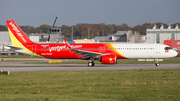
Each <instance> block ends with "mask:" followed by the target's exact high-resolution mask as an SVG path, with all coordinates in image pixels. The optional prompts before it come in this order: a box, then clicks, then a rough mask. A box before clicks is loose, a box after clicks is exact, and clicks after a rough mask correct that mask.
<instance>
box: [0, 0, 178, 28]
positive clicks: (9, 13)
mask: <svg viewBox="0 0 180 101" xmlns="http://www.w3.org/2000/svg"><path fill="white" fill-rule="evenodd" d="M179 5H180V0H0V25H6V20H14V21H15V22H16V23H17V24H18V25H21V26H24V25H30V26H34V27H39V26H40V25H42V24H48V25H50V26H52V25H53V23H54V20H55V17H56V16H57V17H58V19H57V22H56V24H55V26H62V25H66V26H72V25H77V24H78V23H89V24H99V23H105V24H116V25H122V24H123V23H126V24H127V25H128V26H130V27H134V26H136V25H142V24H144V23H157V22H163V23H166V24H174V23H180V6H179Z"/></svg>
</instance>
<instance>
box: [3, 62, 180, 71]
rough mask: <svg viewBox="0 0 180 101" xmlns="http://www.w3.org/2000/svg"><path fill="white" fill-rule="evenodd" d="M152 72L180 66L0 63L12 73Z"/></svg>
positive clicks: (179, 66)
mask: <svg viewBox="0 0 180 101" xmlns="http://www.w3.org/2000/svg"><path fill="white" fill-rule="evenodd" d="M140 69H143V70H151V69H155V70H157V69H180V64H160V66H158V67H156V66H155V65H154V64H115V65H104V64H95V66H94V67H88V66H87V64H24V62H0V70H7V71H10V72H37V71H95V70H140Z"/></svg>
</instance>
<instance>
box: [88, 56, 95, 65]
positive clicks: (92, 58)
mask: <svg viewBox="0 0 180 101" xmlns="http://www.w3.org/2000/svg"><path fill="white" fill-rule="evenodd" d="M93 61H94V57H91V58H90V62H88V66H89V67H92V66H94V62H93Z"/></svg>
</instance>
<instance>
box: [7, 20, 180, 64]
mask: <svg viewBox="0 0 180 101" xmlns="http://www.w3.org/2000/svg"><path fill="white" fill-rule="evenodd" d="M6 22H7V27H8V30H9V34H10V38H11V42H12V45H10V46H9V47H10V49H11V50H14V51H15V52H19V53H24V54H29V55H36V56H40V57H45V58H51V59H86V60H90V62H89V63H88V66H94V62H93V61H95V60H98V61H100V62H102V64H116V63H117V59H156V60H158V59H159V58H171V57H175V56H177V54H178V53H177V52H176V51H175V50H173V49H172V48H170V47H169V46H167V45H163V44H144V43H140V44H135V43H81V44H69V43H68V42H67V41H66V40H65V43H41V44H40V43H34V42H32V41H31V40H30V39H29V38H28V37H27V36H26V35H25V34H24V32H23V31H22V30H21V28H19V27H18V25H17V24H16V23H15V22H14V21H13V20H7V21H6ZM155 65H156V66H158V65H159V64H158V61H156V64H155Z"/></svg>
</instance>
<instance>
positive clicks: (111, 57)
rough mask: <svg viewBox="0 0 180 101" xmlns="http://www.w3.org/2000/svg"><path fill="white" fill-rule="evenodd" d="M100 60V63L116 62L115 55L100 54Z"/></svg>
mask: <svg viewBox="0 0 180 101" xmlns="http://www.w3.org/2000/svg"><path fill="white" fill-rule="evenodd" d="M100 62H102V64H117V59H116V55H102V56H101V58H100Z"/></svg>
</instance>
